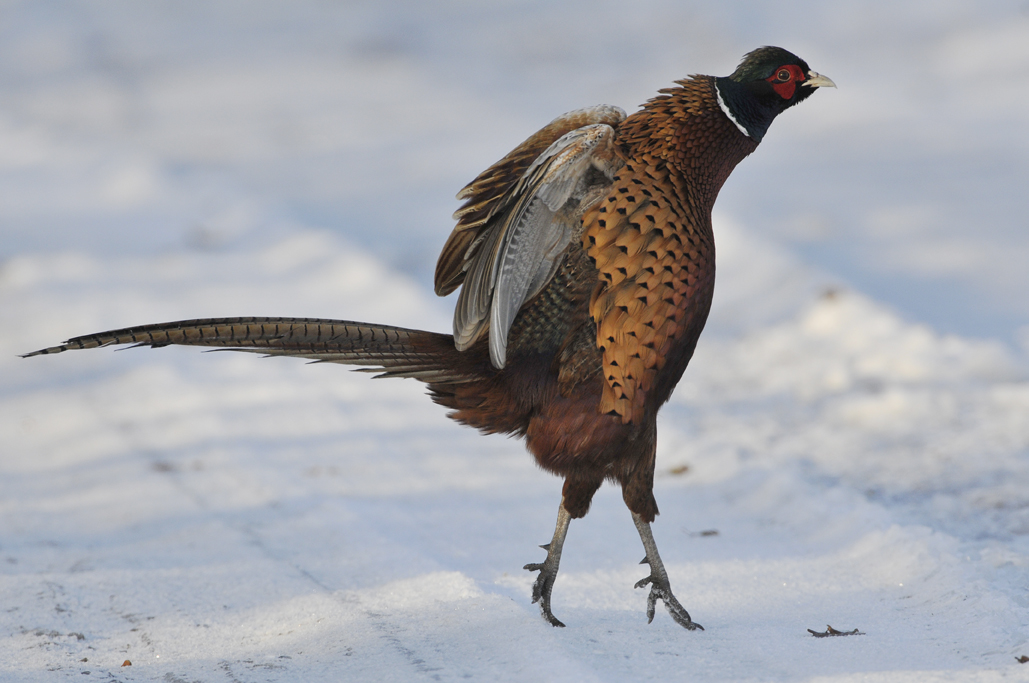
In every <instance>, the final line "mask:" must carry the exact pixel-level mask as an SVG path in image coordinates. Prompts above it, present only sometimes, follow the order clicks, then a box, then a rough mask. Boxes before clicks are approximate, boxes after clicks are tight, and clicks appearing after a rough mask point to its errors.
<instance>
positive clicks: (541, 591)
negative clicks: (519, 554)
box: [523, 562, 564, 628]
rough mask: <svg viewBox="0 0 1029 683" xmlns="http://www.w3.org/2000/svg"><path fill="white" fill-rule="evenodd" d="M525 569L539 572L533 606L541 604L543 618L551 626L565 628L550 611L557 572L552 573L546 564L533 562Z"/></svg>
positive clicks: (534, 589) (534, 590) (534, 588)
mask: <svg viewBox="0 0 1029 683" xmlns="http://www.w3.org/2000/svg"><path fill="white" fill-rule="evenodd" d="M523 569H527V570H528V571H530V572H539V576H537V577H536V582H535V583H534V584H532V604H534V605H535V604H536V603H537V602H538V603H539V604H540V613H542V614H543V618H544V619H546V620H547V622H548V623H549V624H550V625H551V626H556V627H560V628H564V624H563V623H562V622H561V620H560V619H558V618H557V617H555V616H554V613H553V612H552V611H550V594H551V593H552V592H553V590H554V581H555V580H556V579H557V572H556V571H551V568H550V567H548V566H547V563H546V562H533V563H530V564H527V565H525V567H523Z"/></svg>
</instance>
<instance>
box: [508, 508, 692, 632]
mask: <svg viewBox="0 0 1029 683" xmlns="http://www.w3.org/2000/svg"><path fill="white" fill-rule="evenodd" d="M571 521H572V516H571V515H570V514H569V513H568V510H565V505H564V500H563V499H562V501H561V505H560V506H559V507H558V508H557V526H556V527H555V528H554V538H553V539H552V540H551V541H550V543H547V544H546V545H541V546H540V547H541V548H543V549H544V550H546V551H547V559H546V560H544V561H543V562H542V563H532V564H527V565H525V567H524V568H525V569H528V570H529V571H530V572H535V571H538V572H539V573H540V574H539V576H537V577H536V583H534V584H533V585H532V602H533V604H536V603H537V602H538V603H540V612H542V613H543V618H544V619H546V620H547V621H548V622H550V625H551V626H561V627H564V624H562V623H561V622H560V620H558V618H557V617H555V616H554V613H553V612H551V611H550V594H551V593H552V592H553V590H554V581H555V580H556V579H557V569H558V567H559V566H560V565H561V548H562V547H563V546H564V544H565V536H566V535H567V534H568V523H569V522H571ZM687 616H688V615H687Z"/></svg>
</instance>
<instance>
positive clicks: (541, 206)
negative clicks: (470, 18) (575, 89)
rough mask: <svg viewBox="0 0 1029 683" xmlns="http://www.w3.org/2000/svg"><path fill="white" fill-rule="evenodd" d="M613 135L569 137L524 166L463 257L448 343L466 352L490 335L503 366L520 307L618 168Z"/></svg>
mask: <svg viewBox="0 0 1029 683" xmlns="http://www.w3.org/2000/svg"><path fill="white" fill-rule="evenodd" d="M614 136H615V132H614V128H612V127H611V126H610V125H608V124H607V123H594V124H588V125H584V126H581V127H579V128H576V129H574V130H571V131H569V132H567V133H565V134H564V135H562V136H561V137H559V138H558V139H557V140H555V141H554V142H553V143H551V144H550V146H549V147H547V148H546V149H545V150H544V151H543V152H542V153H541V154H539V155H538V156H537V157H536V158H535V159H534V160H533V161H532V163H530V164H529V165H528V166H527V167H526V168H525V170H524V171H523V172H522V174H521V176H520V177H518V178H517V180H516V181H515V182H514V183H513V184H512V185H511V186H510V189H509V190H508V191H507V193H506V194H505V195H504V196H503V197H501V198H499V199H497V200H496V201H497V208H496V212H495V214H494V215H493V217H492V218H490V219H489V221H488V222H487V223H485V224H483V226H482V228H481V229H480V234H479V235H478V236H477V237H476V238H475V239H474V240H473V241H472V243H471V244H470V245H469V247H468V249H467V250H466V253H465V261H464V263H463V264H462V268H463V270H464V273H465V276H464V283H463V284H464V286H463V288H462V290H461V294H460V295H459V297H458V301H457V306H456V307H455V312H454V341H455V344H456V346H457V348H458V349H459V350H465V349H467V348H469V347H470V346H471V345H472V344H473V343H475V341H476V340H478V339H479V337H480V336H481V335H482V334H483V332H484V331H485V330H486V329H489V348H490V358H491V362H492V364H493V365H494V367H497V368H502V367H504V364H505V362H506V354H507V336H508V332H509V331H510V328H511V324H512V323H513V321H514V319H515V317H516V316H517V314H518V311H519V310H520V309H521V307H522V305H523V304H524V303H525V302H526V301H527V300H528V299H531V298H532V297H533V296H534V295H535V294H536V293H538V292H539V291H540V290H541V289H542V288H543V287H544V286H545V285H546V283H547V282H548V281H549V280H550V278H551V277H552V276H553V274H554V272H555V271H556V269H557V266H558V265H559V263H560V259H561V257H562V255H563V254H564V252H565V249H566V248H567V246H568V244H569V242H571V240H572V239H573V237H575V236H576V234H577V232H578V230H579V226H580V219H581V216H582V212H583V210H584V208H585V206H586V205H589V204H590V203H591V202H592V201H593V199H592V198H594V197H596V198H599V194H597V193H596V192H595V191H594V190H596V188H598V187H606V186H607V185H609V184H610V182H611V178H612V177H613V176H614V173H615V172H616V170H617V169H618V167H620V165H621V163H622V162H621V160H620V158H619V157H618V156H617V154H616V153H615V149H614Z"/></svg>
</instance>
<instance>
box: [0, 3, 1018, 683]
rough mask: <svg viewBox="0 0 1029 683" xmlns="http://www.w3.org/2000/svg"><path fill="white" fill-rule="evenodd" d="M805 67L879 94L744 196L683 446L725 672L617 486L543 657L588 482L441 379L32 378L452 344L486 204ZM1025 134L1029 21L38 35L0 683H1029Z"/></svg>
mask: <svg viewBox="0 0 1029 683" xmlns="http://www.w3.org/2000/svg"><path fill="white" fill-rule="evenodd" d="M763 44H778V45H781V46H783V47H786V48H787V49H790V50H792V51H794V52H796V53H798V54H800V55H801V56H803V57H804V58H805V59H806V60H807V61H808V62H809V63H810V65H811V67H812V68H814V69H815V70H817V71H819V72H822V73H825V74H826V75H828V76H830V77H831V78H833V80H835V81H836V83H837V84H839V86H840V88H839V90H828V91H820V92H818V93H816V95H815V96H813V97H812V98H811V99H809V100H808V101H807V102H805V103H804V104H803V105H801V106H799V107H797V108H796V109H793V110H790V111H789V112H787V113H786V114H785V115H783V116H782V117H781V118H780V119H779V120H777V121H776V122H775V123H774V124H773V126H772V128H771V130H770V132H769V134H768V135H767V137H766V138H765V141H764V142H763V143H762V145H761V148H760V149H759V150H758V151H757V152H756V153H755V155H754V157H753V158H751V159H747V160H746V161H744V163H743V164H741V166H740V167H739V168H738V169H737V171H736V172H735V174H734V175H733V177H732V178H730V180H729V182H728V183H727V185H726V187H725V189H724V191H723V193H722V196H721V197H720V199H719V203H718V206H717V207H716V214H715V228H716V233H717V238H718V249H719V280H718V285H717V292H716V298H715V305H714V306H715V307H714V312H713V314H712V319H711V322H710V324H709V329H708V331H707V332H706V333H705V336H704V337H703V338H702V339H701V343H700V346H699V347H698V351H697V354H696V356H695V358H694V361H693V363H692V365H691V367H690V368H689V370H688V371H687V373H686V376H685V379H684V380H683V382H682V384H681V385H680V387H679V388H678V390H677V392H676V394H675V395H674V396H673V398H672V401H671V402H670V403H669V405H668V406H667V407H666V408H665V409H664V411H663V412H662V414H661V420H660V424H659V433H660V440H659V441H660V445H659V456H658V480H657V486H656V491H657V497H658V502H659V504H660V506H661V511H662V515H661V516H660V517H659V518H658V520H657V522H656V524H655V525H654V530H655V535H656V538H657V541H658V544H659V547H660V548H661V551H662V554H663V556H664V558H665V561H666V564H667V565H668V569H669V572H670V574H671V579H672V582H673V587H674V588H675V590H676V592H677V594H678V597H679V598H680V600H681V601H682V602H683V604H684V605H685V606H686V607H687V609H689V610H690V613H691V614H692V615H693V617H694V618H695V619H696V620H697V621H699V622H700V623H702V624H704V626H705V627H706V628H707V630H706V631H704V632H694V633H687V632H684V631H683V630H682V629H681V628H680V627H678V626H676V625H675V624H674V623H673V622H672V621H671V619H670V618H669V617H668V616H667V614H665V613H664V612H663V610H662V609H661V608H660V607H659V611H658V614H657V617H656V618H655V620H654V623H653V624H651V625H649V626H648V625H647V624H646V617H645V614H644V611H645V602H646V595H645V593H644V591H642V590H633V589H632V584H633V583H634V582H635V581H636V580H638V579H639V578H642V577H643V576H644V575H645V573H646V568H645V567H640V566H639V565H637V564H636V563H637V562H638V560H639V558H640V557H642V547H641V546H640V543H639V540H638V537H637V536H636V533H635V529H634V528H633V526H632V523H631V520H630V518H629V515H628V512H627V511H626V510H625V508H624V505H623V504H622V502H621V496H620V493H619V492H618V491H617V490H616V489H613V488H611V487H605V488H603V489H602V490H601V492H600V493H599V494H598V496H597V498H596V500H595V503H594V507H593V510H592V511H591V513H590V515H589V516H588V517H586V518H585V519H584V520H580V521H576V522H574V523H573V525H572V527H571V531H570V533H569V537H568V542H567V545H566V547H565V554H564V557H563V563H562V573H561V576H560V578H559V579H558V582H557V586H556V589H555V594H554V611H555V614H557V616H558V617H559V618H561V619H562V620H563V621H565V622H566V623H567V624H568V628H566V629H553V628H551V627H550V626H549V625H547V624H546V623H545V622H543V621H542V619H540V617H539V615H538V610H537V608H536V607H535V606H533V605H531V604H530V603H529V599H530V598H529V596H530V586H531V582H532V578H533V577H532V575H530V574H529V573H528V572H525V571H522V570H521V569H520V568H521V566H522V565H523V564H525V563H527V562H538V561H541V560H542V558H543V551H541V550H539V549H538V548H536V545H538V544H540V543H544V542H546V541H547V540H549V538H550V535H551V533H552V530H553V522H554V517H555V514H556V510H557V504H558V500H559V496H560V485H561V482H560V481H559V480H558V479H556V478H554V477H551V476H549V475H546V474H544V473H542V472H540V471H538V470H537V469H536V468H535V466H534V464H533V462H532V460H531V458H530V457H529V456H528V455H527V454H526V453H525V452H524V450H523V448H522V446H521V444H519V443H518V442H516V441H511V440H507V439H504V438H502V437H489V438H484V437H481V436H479V435H477V434H476V433H475V432H474V431H472V430H468V429H464V428H461V427H459V426H457V425H455V424H453V423H451V422H450V421H448V420H447V419H446V418H445V411H443V410H442V409H440V408H438V407H436V406H434V405H432V404H431V402H429V401H428V399H427V398H426V397H425V396H424V395H423V388H422V387H421V385H419V384H417V383H415V382H413V381H372V380H370V379H369V378H368V377H367V376H366V375H362V374H355V373H351V372H348V371H347V369H346V368H343V367H340V366H310V365H305V364H303V363H301V362H299V361H291V360H282V359H275V360H261V359H258V358H255V357H252V356H249V355H242V354H238V355H234V354H220V353H219V354H211V355H206V356H205V355H204V354H201V353H199V352H198V351H196V350H193V349H163V350H159V351H149V350H135V351H126V352H121V353H114V352H111V351H109V350H100V351H92V352H89V353H67V354H63V355H60V356H54V357H44V358H33V359H31V360H23V359H20V358H17V357H16V355H17V354H19V353H25V352H27V351H31V350H34V349H36V348H40V347H43V346H48V345H52V344H54V343H56V342H59V341H61V340H63V339H65V338H67V337H69V336H73V335H77V334H83V333H88V332H93V331H98V330H102V329H108V328H112V327H120V326H125V325H132V324H139V323H148V322H159V321H165V320H174V319H181V318H192V317H206V316H225V315H291V316H313V317H332V318H346V319H356V320H369V321H374V322H383V323H391V324H399V325H403V326H408V327H423V328H428V329H434V330H440V331H445V330H447V329H448V328H449V316H450V306H451V305H452V303H451V301H449V300H439V299H436V298H435V297H434V296H433V295H432V292H431V276H432V268H433V265H434V263H435V258H436V254H437V251H438V249H439V247H440V246H441V245H442V243H443V241H444V239H445V238H446V235H447V234H448V233H449V231H450V228H451V226H452V222H451V220H450V219H449V215H450V213H451V212H452V211H453V210H454V209H455V208H456V207H457V202H456V201H455V200H454V199H452V197H453V195H454V193H455V192H456V191H457V190H458V189H459V188H460V187H461V186H462V185H463V184H464V183H466V182H467V181H468V180H470V179H471V178H472V177H474V176H475V175H476V173H478V172H479V171H480V170H482V169H483V168H485V167H486V166H487V165H489V164H490V163H492V162H493V161H495V160H496V159H498V158H499V157H500V156H502V155H503V154H504V153H506V152H507V151H508V150H510V149H511V148H512V147H513V146H514V145H516V144H517V143H518V142H520V141H521V140H522V139H524V138H525V137H527V136H528V135H529V134H531V133H532V132H534V131H535V130H536V129H538V128H539V127H541V126H542V125H544V124H545V123H547V122H548V121H549V120H550V119H551V118H553V117H554V116H556V115H558V114H560V113H562V112H564V111H567V110H570V109H574V108H578V107H582V106H587V105H593V104H597V103H601V102H604V103H610V104H617V105H620V106H622V107H623V108H626V109H627V110H629V111H632V110H633V109H634V108H635V106H637V105H638V104H640V103H642V102H643V101H645V100H646V99H647V98H648V97H650V96H652V95H653V94H655V93H656V91H657V90H658V89H659V88H662V87H666V86H668V85H670V84H671V82H672V81H673V80H675V79H677V78H682V77H684V76H686V75H687V74H690V73H712V74H716V75H725V74H728V73H729V72H731V71H732V70H733V69H734V68H735V66H736V64H737V62H738V61H739V58H740V57H741V56H742V54H743V53H745V52H746V51H748V50H750V49H753V48H754V47H757V46H759V45H763ZM1027 130H1029V5H1026V4H1025V3H1024V2H1022V3H1019V2H992V3H989V2H988V3H984V2H931V3H930V2H924V3H923V2H866V3H847V4H845V5H844V4H833V3H815V2H810V3H809V2H781V3H759V2H740V3H734V4H733V5H732V7H731V8H729V7H728V4H727V3H699V2H698V3H690V2H682V1H676V2H661V1H657V0H655V1H652V2H633V3H625V2H623V3H608V2H567V3H553V2H514V1H511V2H495V3H489V4H486V3H480V2H460V1H458V0H449V1H439V2H433V3H424V2H381V1H379V2H366V3H361V2H355V3H347V4H339V3H318V2H290V3H281V4H279V3H260V2H240V3H228V2H223V3H217V4H215V3H189V2H167V3H157V2H151V3H145V4H144V3H136V2H106V3H92V2H80V3H76V2H52V3H46V4H43V3H13V2H12V3H5V4H3V5H2V6H0V259H2V261H0V679H4V680H12V681H32V680H41V681H42V680H47V681H48V680H63V679H64V678H72V679H74V680H79V681H82V680H90V679H86V678H83V674H84V673H85V672H89V675H90V676H97V677H101V678H103V679H104V680H118V681H135V680H140V681H149V680H159V681H195V680H200V681H214V680H228V681H236V680H238V681H296V680H304V681H320V680H325V681H340V680H374V681H394V680H395V681H409V680H429V681H432V680H440V681H449V680H515V681H522V680H532V681H550V680H561V681H564V680H567V681H591V680H600V681H632V680H659V681H667V680H699V681H706V680H719V681H720V680H732V681H739V680H775V681H778V680H783V681H800V680H814V679H818V680H833V681H880V680H889V681H893V680H903V681H908V680H910V681H933V680H946V681H949V680H962V681H964V680H976V681H979V680H984V681H986V680H990V681H992V680H1024V679H1029V664H1024V665H1023V664H1019V663H1017V661H1016V659H1015V658H1016V657H1018V656H1021V655H1029V540H1027V539H1029V381H1027V377H1029V375H1027V369H1029V361H1027V358H1026V348H1025V347H1026V345H1027V343H1029V332H1027V328H1026V327H1024V325H1025V323H1026V321H1027V317H1029V297H1027V296H1025V292H1026V291H1027V290H1029V269H1027V268H1026V267H1025V264H1026V263H1027V262H1029V233H1027V231H1026V215H1027V212H1026V199H1025V187H1026V185H1027V184H1029V183H1027V179H1029V135H1027V132H1026V131H1027ZM684 466H685V467H686V468H687V469H686V470H685V472H683V471H682V468H683V467H684ZM708 530H717V531H718V533H717V535H701V533H700V532H703V531H708ZM827 623H828V624H831V625H832V626H834V627H836V628H838V629H841V630H843V629H845V630H850V629H852V628H859V629H860V630H861V631H862V632H863V633H864V635H861V636H856V637H850V638H833V639H815V638H813V637H811V635H810V634H809V633H808V632H807V629H808V628H812V629H816V630H824V627H825V625H826V624H827ZM125 660H130V661H131V662H132V666H131V667H122V666H120V665H121V664H122V662H124V661H125Z"/></svg>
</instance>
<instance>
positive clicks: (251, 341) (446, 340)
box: [22, 318, 482, 383]
mask: <svg viewBox="0 0 1029 683" xmlns="http://www.w3.org/2000/svg"><path fill="white" fill-rule="evenodd" d="M119 344H133V345H134V346H150V347H152V348H158V347H161V346H170V345H172V344H176V345H185V346H211V347H217V348H220V349H223V350H226V351H247V352H250V353H263V354H265V355H268V356H295V357H298V358H306V359H309V360H313V361H316V362H324V363H343V364H346V365H365V366H370V367H369V371H370V372H381V374H380V375H379V376H380V377H413V378H415V379H419V380H421V381H423V382H433V383H437V382H442V383H449V382H466V381H471V380H475V379H479V378H481V376H482V375H481V374H480V373H479V372H477V368H476V367H475V366H477V365H479V364H478V363H470V362H469V360H470V359H469V358H468V357H467V356H464V355H463V354H461V352H459V351H458V350H457V349H456V348H454V339H453V337H451V336H450V335H448V334H439V333H437V332H424V331H422V330H409V329H405V328H402V327H392V326H389V325H370V324H368V323H360V322H353V321H350V320H322V319H318V318H209V319H201V320H181V321H178V322H170V323H158V324H156V325H141V326H138V327H126V328H124V329H120V330H111V331H109V332H100V333H97V334H87V335H84V336H81V337H74V338H73V339H69V340H68V341H66V342H65V343H63V344H61V345H59V346H51V347H49V348H46V349H40V350H39V351H33V352H32V353H27V354H25V355H24V356H22V357H23V358H29V357H31V356H40V355H47V354H52V353H61V352H63V351H69V350H72V349H92V348H98V347H101V346H114V345H119Z"/></svg>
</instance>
